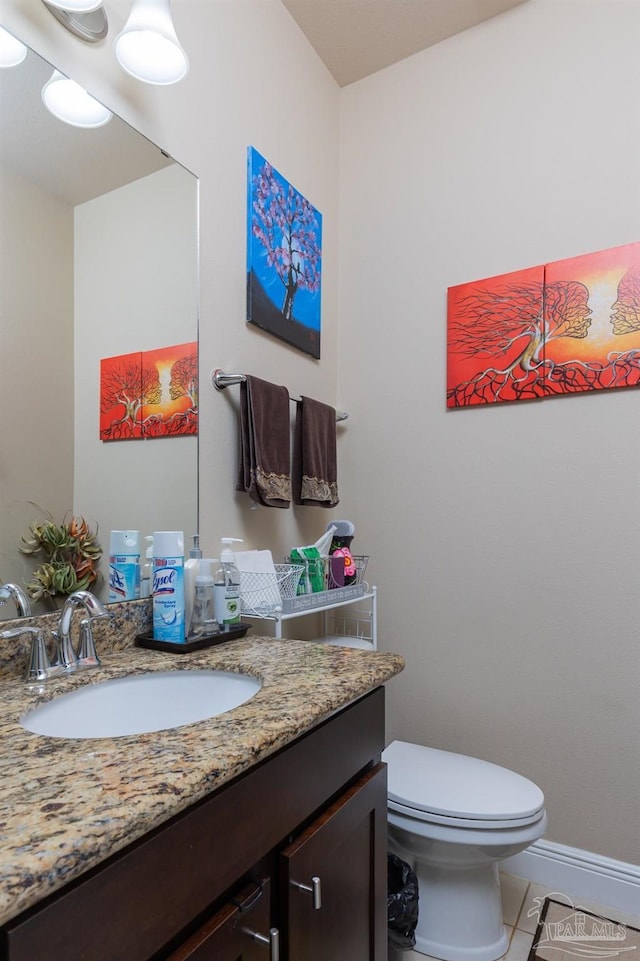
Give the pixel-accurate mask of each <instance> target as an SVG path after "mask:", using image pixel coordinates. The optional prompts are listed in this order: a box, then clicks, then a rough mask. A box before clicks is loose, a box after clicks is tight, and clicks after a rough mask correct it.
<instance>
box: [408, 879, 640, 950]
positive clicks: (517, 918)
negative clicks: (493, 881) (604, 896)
mask: <svg viewBox="0 0 640 961" xmlns="http://www.w3.org/2000/svg"><path fill="white" fill-rule="evenodd" d="M500 888H501V893H502V917H503V920H504V923H505V926H506V928H507V933H508V935H509V950H508V951H507V953H506V955H505V961H527V958H528V956H529V951H530V949H531V945H532V943H533V935H534V934H535V931H536V927H537V925H538V920H537V918H536V917H528V912H529V910H530V909H531V908H533V907H534V900H533V899H534V898H535V897H546V896H548V895H549V894H551V891H550V890H549V889H548V888H547V887H545V886H544V885H542V884H533V883H530V882H529V881H525V880H524V879H523V878H516V877H514V876H513V875H511V874H501V875H500ZM573 900H574V902H575V903H576V904H579V905H580V906H581V907H583V908H586V909H587V911H592V912H593V913H594V914H598V915H600V916H602V917H605V918H609V919H610V920H612V921H619V922H620V923H621V924H628V925H630V926H631V927H634V928H640V915H630V914H624V913H623V912H621V911H617V910H616V909H615V908H610V907H607V906H606V905H602V904H596V903H595V902H593V901H589V900H587V899H584V898H580V897H577V896H576V897H574V899H573ZM391 957H393V955H392V953H391V954H390V958H391ZM427 957H428V955H426V954H420V953H419V952H418V951H403V952H401V953H399V954H397V959H398V961H425V958H427ZM394 961H395V958H394Z"/></svg>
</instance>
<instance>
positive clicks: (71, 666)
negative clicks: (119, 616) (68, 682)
mask: <svg viewBox="0 0 640 961" xmlns="http://www.w3.org/2000/svg"><path fill="white" fill-rule="evenodd" d="M77 607H84V609H85V611H86V612H87V614H88V615H89V617H88V618H85V619H83V620H82V621H81V623H80V644H79V650H78V653H77V654H76V652H75V650H74V648H73V644H72V642H71V619H72V617H73V612H74V611H75V609H76V608H77ZM98 617H111V614H109V612H108V611H107V610H106V608H105V607H104V605H103V604H102V603H101V602H100V601H99V600H98V598H97V597H96V596H95V595H94V594H92V593H91V591H74V592H73V594H70V595H69V597H68V598H67V599H66V601H65V602H64V605H63V608H62V613H61V614H60V624H59V627H58V631H57V632H54V633H56V634H57V637H58V663H59V664H60V666H61V667H62V668H63V669H64V670H66V671H74V670H75V669H76V668H78V667H98V666H99V664H100V658H99V657H98V655H97V653H96V645H95V642H94V639H93V633H92V631H91V624H92V622H93V621H95V620H96V619H97V618H98Z"/></svg>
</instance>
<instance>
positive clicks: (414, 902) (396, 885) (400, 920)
mask: <svg viewBox="0 0 640 961" xmlns="http://www.w3.org/2000/svg"><path fill="white" fill-rule="evenodd" d="M387 921H388V935H389V944H390V945H392V946H393V947H394V948H396V949H397V950H400V951H411V949H412V948H414V947H415V945H416V935H415V930H416V925H417V923H418V879H417V877H416V876H415V874H414V873H413V871H412V870H411V868H410V867H409V865H408V864H407V862H406V861H403V860H402V859H401V858H399V857H397V856H396V855H395V854H388V855H387Z"/></svg>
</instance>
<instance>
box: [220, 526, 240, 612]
mask: <svg viewBox="0 0 640 961" xmlns="http://www.w3.org/2000/svg"><path fill="white" fill-rule="evenodd" d="M233 543H236V544H241V543H242V540H240V539H239V538H237V537H223V538H222V553H221V554H220V566H219V567H218V569H217V571H216V576H215V580H214V587H213V592H214V599H215V618H216V620H217V622H218V625H219V627H220V630H221V631H228V630H231V628H233V627H236V626H237V625H238V624H239V623H240V571H239V570H238V568H237V567H236V565H235V563H234V560H233V551H232V550H231V548H230V547H229V544H233Z"/></svg>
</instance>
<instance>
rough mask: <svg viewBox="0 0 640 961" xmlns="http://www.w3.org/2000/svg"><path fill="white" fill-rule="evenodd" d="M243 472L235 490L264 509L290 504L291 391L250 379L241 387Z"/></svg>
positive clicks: (257, 379) (256, 378)
mask: <svg viewBox="0 0 640 961" xmlns="http://www.w3.org/2000/svg"><path fill="white" fill-rule="evenodd" d="M240 448H241V449H240V468H239V471H238V483H237V484H236V490H239V491H246V492H247V493H248V494H249V496H250V497H251V498H252V500H254V501H256V503H258V504H263V505H264V506H265V507H289V506H290V503H291V450H290V433H289V391H288V390H287V388H286V387H278V386H277V385H276V384H270V383H269V382H268V381H266V380H260V379H259V378H258V377H251V376H250V375H247V377H246V378H245V380H244V381H243V383H241V384H240Z"/></svg>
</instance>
